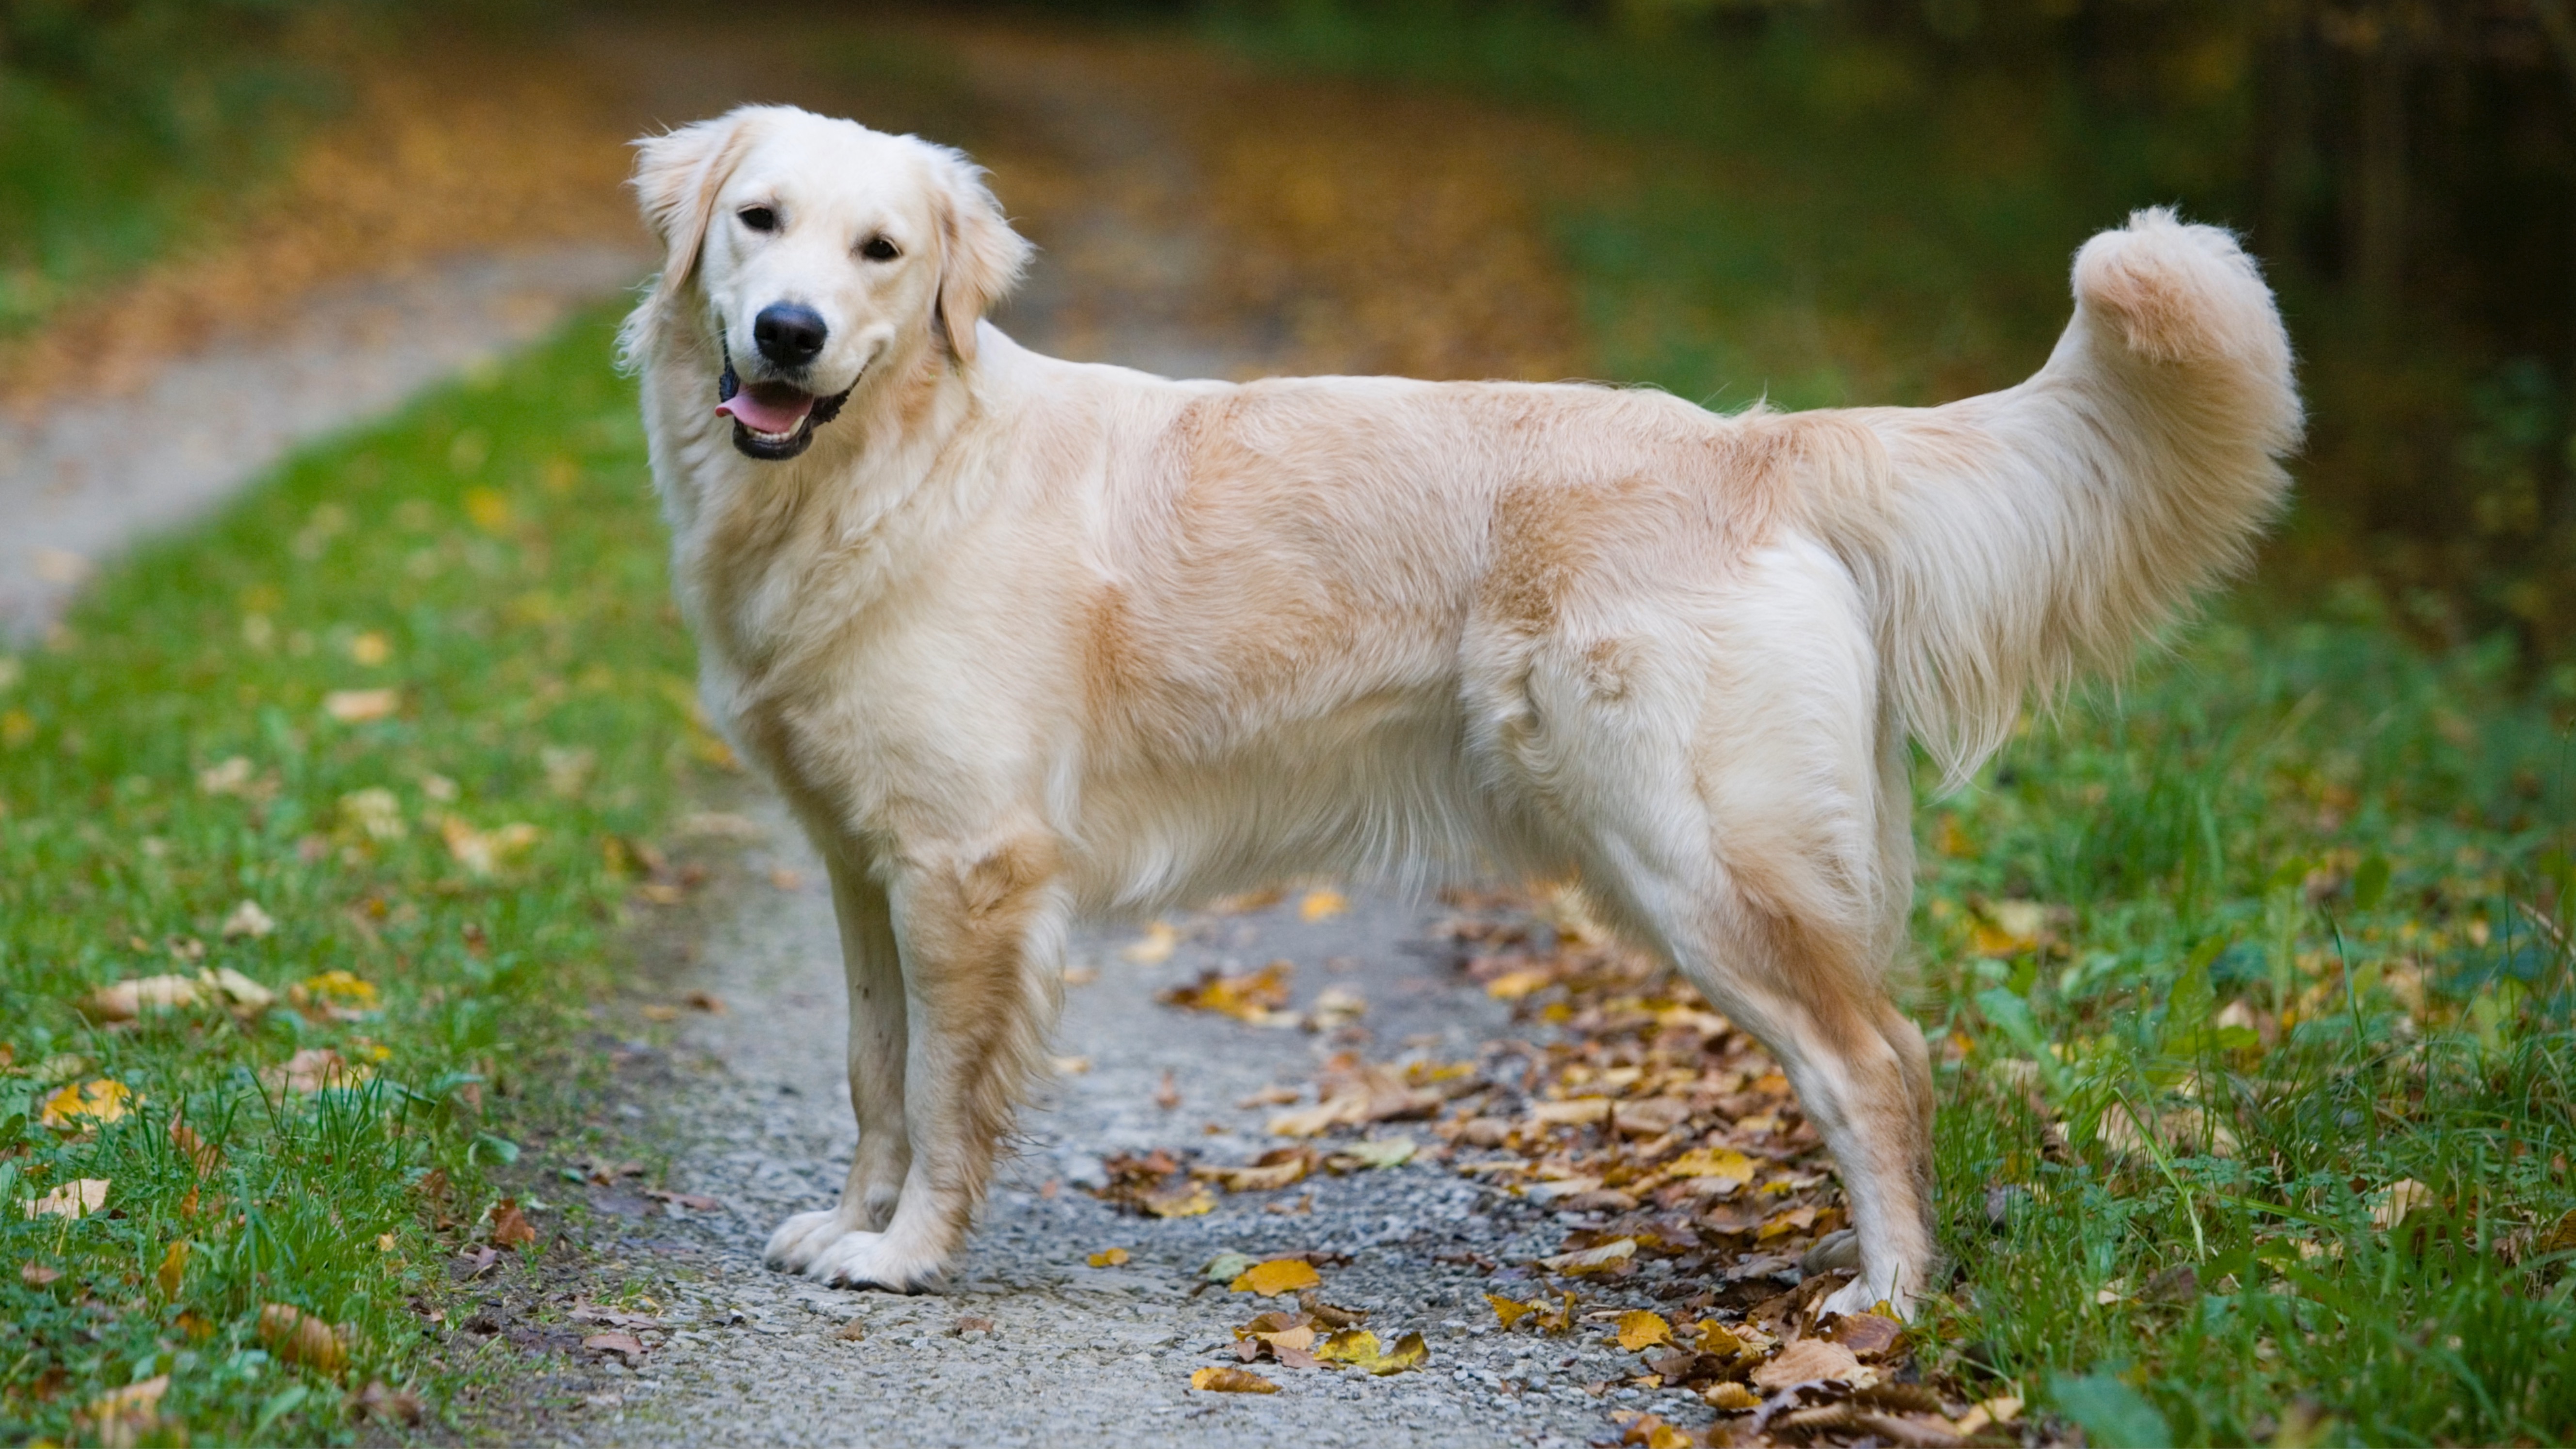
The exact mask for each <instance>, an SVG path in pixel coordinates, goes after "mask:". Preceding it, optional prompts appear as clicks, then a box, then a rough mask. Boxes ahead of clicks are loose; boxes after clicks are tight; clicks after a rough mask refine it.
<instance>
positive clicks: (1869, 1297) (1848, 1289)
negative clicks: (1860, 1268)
mask: <svg viewBox="0 0 2576 1449" xmlns="http://www.w3.org/2000/svg"><path fill="white" fill-rule="evenodd" d="M1881 1303H1884V1304H1886V1305H1887V1306H1888V1307H1889V1308H1891V1309H1893V1310H1894V1311H1895V1313H1896V1316H1897V1317H1898V1318H1899V1319H1911V1318H1912V1317H1913V1316H1914V1304H1913V1299H1912V1295H1910V1294H1908V1293H1906V1292H1904V1291H1903V1290H1901V1289H1897V1288H1893V1287H1890V1286H1888V1285H1887V1284H1885V1283H1883V1282H1876V1281H1873V1280H1872V1279H1871V1278H1870V1276H1869V1275H1868V1274H1865V1273H1864V1274H1862V1275H1861V1276H1860V1277H1858V1278H1854V1279H1853V1280H1851V1281H1850V1282H1848V1283H1845V1284H1844V1285H1843V1286H1841V1287H1840V1288H1837V1289H1835V1290H1834V1291H1833V1292H1831V1293H1829V1294H1827V1295H1825V1301H1824V1302H1823V1303H1822V1304H1820V1305H1818V1307H1817V1313H1818V1315H1819V1316H1822V1315H1824V1314H1830V1313H1869V1312H1873V1311H1875V1310H1876V1309H1877V1307H1878V1305H1880V1304H1881Z"/></svg>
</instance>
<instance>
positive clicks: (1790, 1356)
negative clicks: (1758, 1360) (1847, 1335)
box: [1753, 1338, 1861, 1389]
mask: <svg viewBox="0 0 2576 1449" xmlns="http://www.w3.org/2000/svg"><path fill="white" fill-rule="evenodd" d="M1860 1374H1861V1366H1860V1360H1859V1359H1858V1358H1856V1357H1854V1356H1853V1355H1852V1351H1851V1350H1850V1349H1847V1348H1845V1347H1843V1346H1842V1345H1841V1344H1839V1343H1832V1342H1829V1341H1827V1340H1825V1339H1821V1338H1802V1339H1799V1340H1798V1341H1797V1342H1796V1343H1793V1344H1790V1345H1789V1346H1788V1347H1787V1348H1784V1349H1782V1350H1780V1352H1779V1354H1778V1355H1777V1356H1775V1357H1774V1358H1773V1359H1772V1360H1771V1361H1770V1362H1769V1363H1766V1364H1764V1365H1762V1366H1761V1367H1760V1368H1757V1369H1755V1370H1754V1371H1753V1382H1754V1384H1755V1386H1757V1387H1759V1388H1765V1389H1785V1388H1788V1387H1789V1386H1790V1385H1792V1384H1805V1383H1814V1382H1817V1381H1819V1380H1835V1381H1839V1382H1843V1383H1849V1382H1851V1381H1852V1380H1854V1379H1857V1378H1859V1377H1860Z"/></svg>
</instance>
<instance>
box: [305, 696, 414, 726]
mask: <svg viewBox="0 0 2576 1449" xmlns="http://www.w3.org/2000/svg"><path fill="white" fill-rule="evenodd" d="M400 708H402V692H401V691H399V690H393V689H335V690H332V691H331V692H330V693H328V694H326V695H324V696H322V712H323V713H324V714H327V715H329V716H331V718H333V719H335V720H338V721H339V722H340V723H342V724H365V723H366V722H367V721H369V720H378V719H384V718H387V717H389V716H391V715H392V714H393V712H394V711H396V710H398V709H400Z"/></svg>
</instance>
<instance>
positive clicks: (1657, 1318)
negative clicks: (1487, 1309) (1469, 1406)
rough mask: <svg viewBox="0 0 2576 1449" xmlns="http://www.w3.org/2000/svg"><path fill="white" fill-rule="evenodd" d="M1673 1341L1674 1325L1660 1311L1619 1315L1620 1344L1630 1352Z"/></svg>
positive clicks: (1641, 1311) (1630, 1312) (1633, 1310)
mask: <svg viewBox="0 0 2576 1449" xmlns="http://www.w3.org/2000/svg"><path fill="white" fill-rule="evenodd" d="M1505 1326H1506V1327H1508V1326H1509V1325H1508V1324H1506V1325H1505ZM1672 1341H1673V1326H1672V1324H1670V1323H1668V1322H1666V1321H1665V1319H1664V1316H1663V1315H1662V1314H1660V1313H1649V1312H1647V1311H1646V1310H1644V1309H1642V1308H1639V1309H1632V1310H1630V1311H1629V1312H1626V1313H1622V1314H1620V1315H1619V1346H1620V1347H1621V1348H1624V1349H1626V1350H1628V1351H1629V1352H1630V1353H1635V1352H1637V1351H1638V1350H1640V1349H1647V1348H1652V1347H1654V1346H1655V1345H1656V1344H1659V1343H1670V1342H1672Z"/></svg>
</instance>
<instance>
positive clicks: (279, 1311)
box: [259, 1303, 349, 1374]
mask: <svg viewBox="0 0 2576 1449" xmlns="http://www.w3.org/2000/svg"><path fill="white" fill-rule="evenodd" d="M259 1337H260V1341H261V1342H262V1343H265V1344H267V1345H268V1351H269V1352H271V1353H273V1354H275V1355H277V1356H278V1357H279V1358H282V1359H284V1360H286V1361H287V1362H288V1363H293V1364H302V1365H303V1366H304V1367H306V1368H309V1369H311V1370H313V1371H314V1372H315V1373H322V1374H336V1373H338V1372H339V1371H340V1370H341V1368H342V1367H343V1366H345V1365H346V1364H347V1363H348V1361H349V1346H348V1343H347V1342H346V1340H345V1337H344V1335H342V1334H341V1333H339V1332H337V1331H335V1330H333V1328H332V1327H331V1325H330V1324H327V1323H325V1322H323V1321H322V1320H321V1319H319V1318H317V1317H315V1316H314V1315H312V1314H310V1313H306V1312H305V1311H304V1310H302V1309H300V1308H293V1307H289V1306H288V1305H286V1304H283V1303H268V1304H262V1305H261V1306H260V1310H259Z"/></svg>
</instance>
